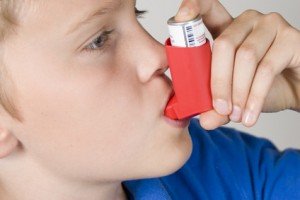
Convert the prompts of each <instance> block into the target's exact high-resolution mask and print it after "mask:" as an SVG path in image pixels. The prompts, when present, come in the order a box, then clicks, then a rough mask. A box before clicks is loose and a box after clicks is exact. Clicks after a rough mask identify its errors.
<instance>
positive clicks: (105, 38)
mask: <svg viewBox="0 0 300 200" xmlns="http://www.w3.org/2000/svg"><path fill="white" fill-rule="evenodd" d="M134 9H135V15H136V17H137V18H142V17H143V16H144V14H145V13H147V11H146V10H138V9H137V8H136V7H135V8H134ZM113 32H114V29H112V30H109V31H103V32H102V33H101V34H100V35H99V36H98V37H96V38H95V39H94V40H93V41H92V42H91V43H90V44H89V45H88V46H87V47H85V50H86V51H89V52H93V51H104V50H105V49H106V48H107V47H109V41H110V38H111V34H112V33H113ZM99 40H100V44H101V46H100V47H98V45H99V44H98V43H99Z"/></svg>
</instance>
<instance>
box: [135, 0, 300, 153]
mask: <svg viewBox="0 0 300 200" xmlns="http://www.w3.org/2000/svg"><path fill="white" fill-rule="evenodd" d="M220 2H221V3H222V4H223V5H224V6H225V7H226V9H227V10H228V11H229V12H230V14H231V15H232V16H233V17H236V16H238V15H240V14H241V13H242V12H243V11H245V10H247V9H256V10H258V11H260V12H262V13H269V12H278V13H280V14H281V15H282V16H283V17H284V18H285V19H286V20H287V21H288V22H289V23H290V24H291V25H293V26H294V27H296V28H298V29H299V28H300V13H299V9H300V1H299V0H289V1H286V0H277V1H274V0H251V1H249V0H248V1H246V0H222V1H220ZM180 4H181V0H161V1H157V0H137V8H138V9H140V10H143V9H145V10H148V14H146V15H145V17H144V19H141V20H140V22H141V24H142V25H143V26H144V27H145V29H146V30H147V31H148V32H149V33H150V34H151V35H152V36H153V37H154V38H155V39H156V40H158V41H159V42H161V43H164V41H165V39H166V38H167V37H168V30H167V25H166V22H167V20H168V19H169V18H170V17H171V16H173V15H175V14H176V12H177V10H178V8H179V6H180ZM226 126H230V127H234V128H237V129H239V130H242V131H245V132H248V133H251V134H254V135H256V136H259V137H264V138H268V139H270V140H271V141H273V142H274V143H275V145H276V146H277V147H279V148H280V149H284V148H288V147H292V148H298V149H299V148H300V113H297V112H294V111H288V110H286V111H282V112H278V113H263V114H262V115H261V116H260V118H259V121H258V123H257V124H256V125H255V126H254V127H252V128H246V127H243V126H242V125H239V124H236V123H229V124H228V125H226Z"/></svg>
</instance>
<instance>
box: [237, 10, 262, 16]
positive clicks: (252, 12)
mask: <svg viewBox="0 0 300 200" xmlns="http://www.w3.org/2000/svg"><path fill="white" fill-rule="evenodd" d="M259 15H261V13H260V12H258V11H257V10H254V9H248V10H246V11H244V12H243V13H242V14H241V17H257V16H259Z"/></svg>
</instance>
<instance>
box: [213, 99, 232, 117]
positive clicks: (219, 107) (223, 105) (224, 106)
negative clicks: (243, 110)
mask: <svg viewBox="0 0 300 200" xmlns="http://www.w3.org/2000/svg"><path fill="white" fill-rule="evenodd" d="M214 108H215V109H216V111H217V112H218V113H219V114H221V115H227V114H228V112H229V104H228V103H227V101H225V100H223V99H217V100H215V101H214Z"/></svg>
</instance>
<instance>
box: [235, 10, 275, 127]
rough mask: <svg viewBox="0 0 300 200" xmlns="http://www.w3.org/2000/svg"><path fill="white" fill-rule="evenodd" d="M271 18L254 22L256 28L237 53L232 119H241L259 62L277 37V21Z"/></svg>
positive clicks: (266, 17) (263, 18)
mask: <svg viewBox="0 0 300 200" xmlns="http://www.w3.org/2000/svg"><path fill="white" fill-rule="evenodd" d="M271 20H272V18H270V17H269V16H264V17H262V19H261V20H260V21H259V22H258V23H257V24H254V29H253V30H252V32H251V33H250V34H249V36H248V37H247V38H246V39H245V40H244V42H243V43H242V44H241V46H240V48H239V49H238V51H237V53H236V58H235V65H234V73H233V84H232V103H233V112H232V114H231V115H230V119H231V121H234V122H240V121H241V118H242V112H243V109H244V107H245V104H246V103H247V99H248V95H249V92H250V88H251V85H252V82H253V78H254V76H255V72H256V69H257V66H258V63H259V62H260V61H261V59H262V58H263V57H264V55H265V54H266V52H267V51H268V49H269V48H270V46H271V45H272V43H273V41H274V39H275V37H276V34H277V26H276V22H274V21H271Z"/></svg>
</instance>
